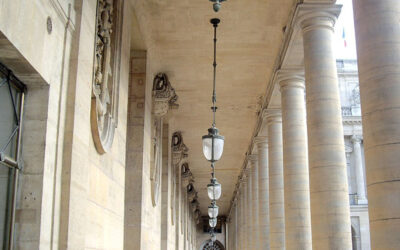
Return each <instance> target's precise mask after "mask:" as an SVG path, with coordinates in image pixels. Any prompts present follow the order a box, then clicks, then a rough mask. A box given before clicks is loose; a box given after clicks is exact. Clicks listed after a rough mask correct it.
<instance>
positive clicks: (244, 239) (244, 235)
mask: <svg viewBox="0 0 400 250" xmlns="http://www.w3.org/2000/svg"><path fill="white" fill-rule="evenodd" d="M242 185H243V187H242V199H241V200H242V201H241V202H242V224H241V225H240V229H241V230H242V242H243V243H242V244H243V247H242V248H241V249H243V250H248V240H247V237H248V235H247V233H246V232H247V223H248V221H247V219H248V217H247V214H248V212H247V210H248V207H247V204H246V200H247V176H245V175H244V176H243V183H242Z"/></svg>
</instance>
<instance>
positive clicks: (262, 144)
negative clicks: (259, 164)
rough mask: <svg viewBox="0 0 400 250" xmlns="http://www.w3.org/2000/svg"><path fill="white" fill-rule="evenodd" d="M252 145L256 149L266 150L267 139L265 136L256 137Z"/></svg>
mask: <svg viewBox="0 0 400 250" xmlns="http://www.w3.org/2000/svg"><path fill="white" fill-rule="evenodd" d="M253 142H254V144H256V145H257V147H258V148H268V137H267V136H256V137H254V141H253Z"/></svg>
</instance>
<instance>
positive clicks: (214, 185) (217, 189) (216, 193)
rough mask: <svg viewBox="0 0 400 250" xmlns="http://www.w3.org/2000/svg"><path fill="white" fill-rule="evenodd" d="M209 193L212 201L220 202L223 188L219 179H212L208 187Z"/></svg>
mask: <svg viewBox="0 0 400 250" xmlns="http://www.w3.org/2000/svg"><path fill="white" fill-rule="evenodd" d="M207 193H208V198H210V200H219V198H221V193H222V188H221V184H219V183H218V181H217V179H215V178H213V179H211V183H210V184H208V185H207Z"/></svg>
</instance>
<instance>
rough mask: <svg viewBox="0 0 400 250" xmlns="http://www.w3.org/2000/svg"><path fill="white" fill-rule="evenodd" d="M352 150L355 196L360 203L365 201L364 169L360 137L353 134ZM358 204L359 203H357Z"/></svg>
mask: <svg viewBox="0 0 400 250" xmlns="http://www.w3.org/2000/svg"><path fill="white" fill-rule="evenodd" d="M352 141H353V152H354V166H355V168H356V177H357V196H358V197H357V198H358V201H359V202H361V203H366V199H367V197H366V195H365V184H364V169H363V163H362V154H361V138H359V137H358V136H353V138H352ZM359 204H360V203H359Z"/></svg>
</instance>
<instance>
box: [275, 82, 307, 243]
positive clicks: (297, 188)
mask: <svg viewBox="0 0 400 250" xmlns="http://www.w3.org/2000/svg"><path fill="white" fill-rule="evenodd" d="M286 77H289V78H286V79H282V80H281V81H280V86H281V94H282V98H281V103H282V104H281V105H282V131H283V132H282V137H283V166H284V167H283V169H284V190H285V195H284V196H285V245H286V249H288V250H289V249H312V239H311V212H310V185H309V177H308V157H307V153H308V151H307V125H306V110H305V109H306V107H305V101H304V87H305V86H304V79H302V78H301V77H300V78H297V77H296V76H292V75H289V76H286Z"/></svg>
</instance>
